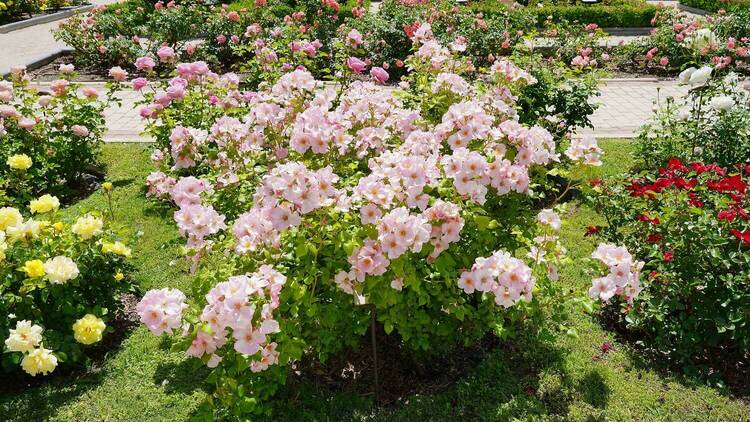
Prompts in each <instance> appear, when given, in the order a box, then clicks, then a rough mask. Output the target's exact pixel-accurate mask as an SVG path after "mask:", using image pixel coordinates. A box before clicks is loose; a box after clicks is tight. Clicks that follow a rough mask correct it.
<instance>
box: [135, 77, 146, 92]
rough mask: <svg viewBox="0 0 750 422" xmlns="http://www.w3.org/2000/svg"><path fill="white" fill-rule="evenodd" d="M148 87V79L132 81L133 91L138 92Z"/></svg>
mask: <svg viewBox="0 0 750 422" xmlns="http://www.w3.org/2000/svg"><path fill="white" fill-rule="evenodd" d="M147 85H148V79H146V78H135V79H133V90H134V91H140V90H142V89H143V88H145V87H146V86H147Z"/></svg>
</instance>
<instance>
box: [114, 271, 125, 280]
mask: <svg viewBox="0 0 750 422" xmlns="http://www.w3.org/2000/svg"><path fill="white" fill-rule="evenodd" d="M124 278H125V274H123V273H117V274H115V280H116V281H122V280H123V279H124Z"/></svg>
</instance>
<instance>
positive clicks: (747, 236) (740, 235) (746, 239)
mask: <svg viewBox="0 0 750 422" xmlns="http://www.w3.org/2000/svg"><path fill="white" fill-rule="evenodd" d="M730 233H732V235H734V237H736V238H737V239H739V240H740V241H741V242H742V243H744V244H746V245H750V231H748V230H745V231H743V232H741V231H739V230H737V229H732V230H731V231H730Z"/></svg>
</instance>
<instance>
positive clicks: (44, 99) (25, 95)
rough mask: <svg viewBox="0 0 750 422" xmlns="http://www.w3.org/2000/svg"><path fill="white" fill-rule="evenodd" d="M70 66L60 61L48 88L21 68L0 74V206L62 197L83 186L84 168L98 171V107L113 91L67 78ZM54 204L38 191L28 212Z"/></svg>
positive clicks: (102, 126) (101, 126)
mask: <svg viewBox="0 0 750 422" xmlns="http://www.w3.org/2000/svg"><path fill="white" fill-rule="evenodd" d="M71 68H72V66H63V67H61V72H62V73H61V75H60V79H58V80H55V81H53V82H51V84H50V87H49V90H48V91H49V92H48V93H47V92H39V91H38V90H36V89H35V88H32V87H30V85H29V81H28V78H27V77H26V75H25V74H24V72H23V71H15V72H12V74H11V76H10V77H9V78H8V79H3V78H1V77H0V145H2V148H0V207H3V206H15V207H19V206H26V205H27V204H28V202H29V201H30V200H31V199H34V198H36V197H37V196H39V195H40V194H42V193H49V194H51V195H55V196H57V197H58V198H60V199H62V200H65V199H67V198H68V197H72V196H75V194H76V193H79V192H80V191H81V190H82V189H83V188H82V186H84V183H82V180H83V179H82V177H83V176H84V175H85V174H87V173H88V174H98V173H99V171H98V170H97V168H98V167H99V163H98V158H97V157H98V154H99V147H100V145H101V144H102V135H103V133H104V130H105V121H104V115H103V111H104V109H105V108H106V107H107V105H108V104H110V103H111V102H112V101H113V98H114V97H113V96H112V95H113V92H114V91H108V92H106V93H103V92H99V91H98V90H96V89H94V88H91V87H83V86H81V85H79V84H76V83H73V82H71V80H72V78H73V76H75V72H73V71H72V70H71ZM57 207H59V203H57V204H56V203H52V202H49V198H48V197H41V198H39V202H37V203H35V204H33V205H32V212H33V213H35V214H38V213H45V212H50V211H52V210H54V209H57ZM0 224H2V223H0Z"/></svg>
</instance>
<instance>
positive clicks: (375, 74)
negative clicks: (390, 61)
mask: <svg viewBox="0 0 750 422" xmlns="http://www.w3.org/2000/svg"><path fill="white" fill-rule="evenodd" d="M370 76H372V78H373V79H375V80H376V81H377V82H378V83H381V84H382V83H385V81H387V80H388V72H386V71H385V69H383V68H382V67H373V68H372V69H371V70H370Z"/></svg>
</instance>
